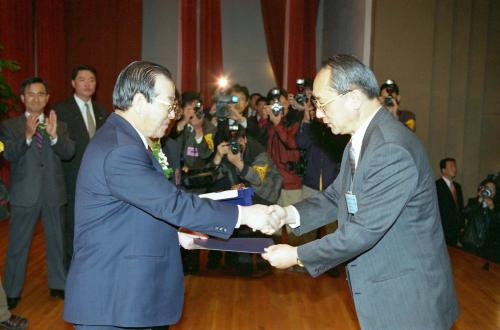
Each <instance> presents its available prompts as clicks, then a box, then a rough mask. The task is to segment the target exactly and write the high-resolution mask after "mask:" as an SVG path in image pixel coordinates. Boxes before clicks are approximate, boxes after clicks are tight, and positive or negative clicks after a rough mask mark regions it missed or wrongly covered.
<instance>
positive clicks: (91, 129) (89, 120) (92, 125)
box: [85, 103, 95, 138]
mask: <svg viewBox="0 0 500 330" xmlns="http://www.w3.org/2000/svg"><path fill="white" fill-rule="evenodd" d="M85 115H86V116H87V130H88V131H89V137H90V138H92V137H93V136H94V134H95V123H94V118H92V114H91V113H90V106H89V104H88V103H85Z"/></svg>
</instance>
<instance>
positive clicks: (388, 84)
mask: <svg viewBox="0 0 500 330" xmlns="http://www.w3.org/2000/svg"><path fill="white" fill-rule="evenodd" d="M379 99H380V103H382V104H383V105H384V106H385V107H386V108H387V109H388V110H389V111H390V112H391V113H392V114H393V115H394V116H395V117H396V118H398V119H399V121H400V122H402V123H403V124H404V125H405V126H406V127H408V129H409V130H411V131H412V132H415V130H416V129H417V119H416V118H415V114H414V113H413V112H411V111H407V110H400V109H399V105H400V103H401V95H399V86H398V85H397V84H396V82H395V81H394V80H391V79H388V80H386V81H385V82H384V83H383V84H382V86H380V98H379Z"/></svg>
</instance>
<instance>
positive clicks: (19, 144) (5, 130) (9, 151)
mask: <svg viewBox="0 0 500 330" xmlns="http://www.w3.org/2000/svg"><path fill="white" fill-rule="evenodd" d="M0 140H1V141H2V142H3V143H4V145H5V150H4V154H3V156H4V157H5V159H7V160H8V161H10V162H16V161H18V160H19V159H20V158H21V157H22V156H23V155H24V154H25V153H26V150H28V148H30V146H28V145H27V144H26V137H25V136H24V134H21V135H20V136H16V134H15V133H14V132H13V131H12V129H11V128H10V127H8V126H7V125H5V124H4V123H1V124H0Z"/></svg>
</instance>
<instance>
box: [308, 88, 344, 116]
mask: <svg viewBox="0 0 500 330" xmlns="http://www.w3.org/2000/svg"><path fill="white" fill-rule="evenodd" d="M350 92H352V91H347V92H344V93H341V94H339V95H336V96H334V97H332V98H331V99H329V100H328V101H326V102H325V103H321V102H319V101H318V99H317V98H316V97H314V96H313V97H312V98H311V99H312V102H313V104H314V107H315V108H316V110H319V111H323V112H325V107H326V106H327V105H328V104H330V103H332V102H335V101H336V100H337V99H338V98H340V97H341V96H343V95H346V94H347V93H350Z"/></svg>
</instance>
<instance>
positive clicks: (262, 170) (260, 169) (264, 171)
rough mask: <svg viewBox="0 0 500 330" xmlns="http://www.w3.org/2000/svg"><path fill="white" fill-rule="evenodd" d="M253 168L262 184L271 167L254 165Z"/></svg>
mask: <svg viewBox="0 0 500 330" xmlns="http://www.w3.org/2000/svg"><path fill="white" fill-rule="evenodd" d="M252 168H253V169H254V170H255V171H256V172H257V174H258V175H259V179H260V182H263V181H264V179H265V178H266V174H267V170H269V165H263V166H259V165H254V166H252Z"/></svg>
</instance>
